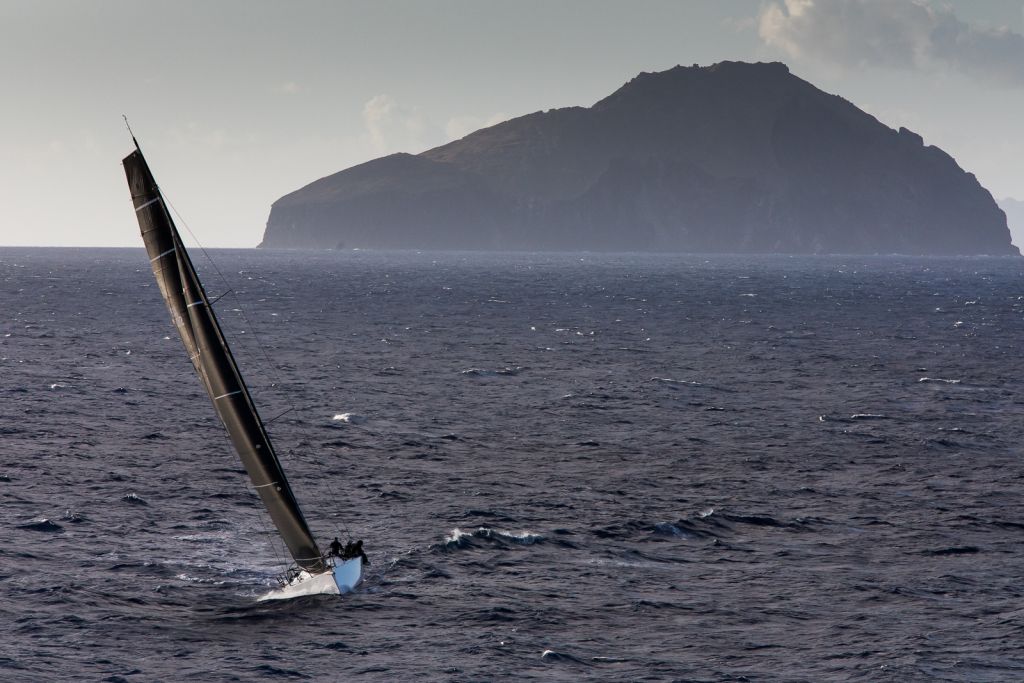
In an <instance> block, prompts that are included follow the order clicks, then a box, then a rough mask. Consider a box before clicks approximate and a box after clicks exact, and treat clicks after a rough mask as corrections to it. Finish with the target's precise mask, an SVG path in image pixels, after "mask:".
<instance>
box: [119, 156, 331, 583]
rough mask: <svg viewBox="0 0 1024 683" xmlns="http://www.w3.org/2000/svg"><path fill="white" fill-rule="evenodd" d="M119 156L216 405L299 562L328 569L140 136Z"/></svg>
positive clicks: (159, 276)
mask: <svg viewBox="0 0 1024 683" xmlns="http://www.w3.org/2000/svg"><path fill="white" fill-rule="evenodd" d="M122 163H123V165H124V172H125V175H126V176H127V178H128V187H129V188H130V189H131V193H132V201H133V203H134V204H135V215H136V216H137V217H138V220H139V228H140V229H141V230H142V239H143V241H144V242H145V243H146V251H147V252H148V253H149V260H150V264H151V265H152V267H153V275H155V276H156V282H157V285H159V287H160V293H161V294H162V295H163V297H164V301H165V302H166V303H167V308H168V309H169V310H170V313H171V320H172V321H173V322H174V325H175V327H177V328H178V333H179V334H180V335H181V340H182V342H184V344H185V349H186V351H188V356H189V358H190V359H191V360H192V365H193V366H194V367H195V369H196V373H197V374H198V375H199V378H200V379H201V380H202V382H203V386H204V387H205V388H206V392H207V393H208V394H209V395H210V399H211V400H212V401H213V407H214V410H216V412H217V415H218V416H219V417H220V419H221V421H222V422H223V423H224V427H225V428H227V431H228V435H229V436H230V437H231V442H232V443H233V444H234V446H235V450H236V451H238V457H239V458H241V460H242V464H243V465H244V466H245V469H246V471H247V472H248V473H249V478H250V479H251V480H252V483H253V486H254V487H255V488H256V490H257V491H258V492H259V494H260V498H262V499H263V504H264V505H266V507H267V511H268V512H269V513H270V518H271V519H272V520H273V522H274V525H275V526H276V527H277V530H278V532H280V534H281V538H283V539H284V542H285V545H286V546H288V550H289V551H290V552H291V554H292V557H293V558H295V562H296V564H298V565H299V566H300V567H302V568H303V569H305V570H306V571H308V572H310V573H311V574H317V573H320V572H324V571H327V569H328V567H327V566H326V564H325V562H324V559H323V557H322V555H321V553H320V549H319V548H318V547H317V545H316V541H315V540H314V539H313V534H312V533H311V532H310V530H309V526H308V525H307V524H306V520H305V518H304V517H303V516H302V511H301V510H300V509H299V505H298V503H297V502H296V500H295V496H294V495H293V494H292V490H291V487H290V486H288V480H287V479H286V478H285V476H284V471H283V470H282V469H281V463H280V462H279V461H278V459H277V455H275V453H274V449H273V446H271V444H270V439H269V437H268V436H267V432H266V430H265V429H264V426H263V422H262V420H260V416H259V414H258V413H257V412H256V406H255V405H254V404H253V401H252V397H251V396H250V395H249V390H248V388H247V387H246V386H245V382H244V381H243V380H242V376H241V374H240V373H239V371H238V366H237V365H236V364H235V359H234V357H233V356H232V355H231V350H230V349H229V348H228V344H227V341H226V340H225V339H224V335H223V333H222V332H221V329H220V324H219V323H218V322H217V317H216V316H215V315H214V313H213V308H212V306H211V305H210V301H209V299H207V297H206V292H205V291H204V290H203V286H202V284H200V282H199V277H198V276H197V275H196V271H195V268H193V266H192V261H191V259H190V258H189V256H188V252H186V251H185V247H184V245H183V244H182V241H181V237H180V236H179V235H178V230H177V228H175V226H174V221H173V220H172V219H171V215H170V212H169V211H168V209H167V206H166V203H165V202H164V199H163V196H162V195H161V194H160V188H159V187H157V184H156V181H155V180H154V179H153V174H152V173H151V172H150V170H149V166H148V165H147V164H146V160H145V158H143V156H142V151H141V150H140V149H139V146H138V143H136V144H135V151H134V152H132V153H131V154H129V155H128V156H127V157H125V159H124V160H123V161H122Z"/></svg>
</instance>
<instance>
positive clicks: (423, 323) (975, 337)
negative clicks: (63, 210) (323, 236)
mask: <svg viewBox="0 0 1024 683" xmlns="http://www.w3.org/2000/svg"><path fill="white" fill-rule="evenodd" d="M214 256H215V260H216V264H217V266H218V267H219V269H220V271H222V272H223V274H224V277H225V279H226V283H225V281H222V280H221V279H220V278H219V276H218V275H217V273H216V272H215V271H214V269H213V268H212V267H211V266H210V264H209V263H208V262H207V261H206V260H205V259H203V258H201V257H200V256H199V255H197V256H196V261H197V266H198V267H199V268H200V270H201V271H202V273H203V275H204V278H205V280H206V282H207V288H208V290H209V292H210V294H211V296H218V295H220V294H225V293H226V294H225V296H224V297H223V298H222V299H220V300H219V302H218V303H217V309H218V311H219V313H220V315H221V317H222V320H223V322H224V326H225V327H226V328H227V330H228V332H229V334H231V335H232V339H233V340H234V344H235V347H236V352H237V355H238V356H239V358H240V362H241V365H242V367H243V371H244V372H245V373H246V375H247V378H248V379H249V381H250V384H252V386H253V390H254V394H255V396H256V399H257V401H258V403H259V405H260V407H261V410H262V413H263V415H264V418H265V419H267V420H272V422H271V425H270V430H271V435H272V437H273V438H274V439H275V441H276V443H277V446H278V450H279V451H280V452H281V455H282V459H283V460H284V464H285V468H286V470H287V471H288V473H289V475H290V477H291V480H292V485H293V487H294V489H295V490H296V492H297V495H298V496H299V498H300V500H301V502H302V503H303V506H304V509H305V511H306V514H307V517H308V518H309V519H310V522H311V524H312V526H313V527H314V530H315V531H316V532H317V534H318V536H319V537H320V538H321V539H323V540H324V542H325V543H326V542H327V541H329V540H330V538H331V537H333V536H334V535H341V536H342V537H343V538H344V537H346V536H347V535H348V534H352V536H353V537H359V538H364V539H365V543H366V546H367V549H368V551H369V553H370V558H371V560H372V561H373V564H372V565H371V567H370V568H369V575H368V578H367V581H366V583H365V585H364V587H363V588H362V589H361V590H360V591H359V592H358V593H357V594H355V595H352V596H348V597H344V598H338V597H327V596H317V597H311V598H303V599H297V600H293V601H286V602H279V603H269V604H268V603H260V604H256V603H255V598H256V597H257V596H258V595H260V594H262V593H263V592H264V591H266V590H267V589H268V588H270V587H272V586H273V584H274V581H273V576H274V574H275V573H277V572H278V571H280V570H281V569H283V568H284V566H285V562H284V560H283V557H284V551H283V549H282V547H281V546H280V544H279V543H277V542H276V540H275V537H274V535H273V534H270V533H268V525H269V522H268V520H267V519H266V518H265V516H264V515H262V514H261V512H260V508H259V505H258V503H257V499H256V496H255V494H254V493H253V491H252V490H251V489H250V488H248V486H247V483H246V480H245V478H244V474H243V472H242V470H241V466H240V465H239V463H238V461H237V459H236V457H235V456H234V454H233V453H232V451H231V450H230V446H229V444H228V441H227V439H226V437H225V435H224V432H223V429H222V428H221V427H220V426H219V424H217V423H216V422H215V421H214V418H213V413H212V410H211V408H210V405H209V402H208V400H207V398H206V397H205V395H203V394H202V393H201V387H200V384H199V381H198V380H197V379H196V378H195V377H194V376H193V373H192V370H191V366H190V365H189V363H188V361H187V359H186V357H185V354H184V351H183V348H182V346H181V343H180V342H179V340H178V339H177V338H176V337H175V336H174V334H175V332H174V329H173V328H172V326H171V325H170V322H169V318H168V315H167V313H166V311H165V310H164V308H163V304H162V302H161V301H160V299H159V295H158V292H157V289H156V286H155V285H154V284H153V279H152V275H151V273H150V272H149V266H148V263H147V259H146V257H145V255H144V254H143V252H142V250H141V249H139V250H28V249H25V250H23V249H3V250H0V297H2V299H0V301H2V304H0V306H2V309H0V310H2V311H3V316H2V317H0V373H2V374H0V377H2V382H0V399H2V402H0V439H2V440H0V445H2V450H0V522H2V524H3V532H4V543H3V544H2V547H0V679H2V680H4V681H53V680H67V679H69V678H71V679H74V680H104V681H157V680H160V681H168V680H203V681H276V680H313V681H320V680H335V679H338V680H366V681H401V680H441V681H504V680H534V681H577V680H594V681H671V680H678V681H748V680H749V681H849V680H860V681H1020V680H1024V655H1022V653H1021V648H1020V643H1021V642H1022V640H1024V589H1022V586H1021V577H1022V576H1024V557H1022V554H1021V548H1022V541H1024V496H1022V488H1024V481H1022V471H1024V465H1022V463H1021V454H1022V448H1024V447H1022V443H1024V428H1022V424H1024V421H1022V419H1021V417H1022V414H1024V382H1022V379H1021V355H1022V351H1024V344H1022V340H1024V278H1022V270H1024V260H1021V259H1017V260H1011V259H969V260H925V259H916V260H912V259H900V258H864V257H855V258H839V257H830V258H786V257H773V258H753V257H742V258H741V257H716V258H705V257H691V256H663V257H653V256H598V255H585V256H582V257H580V256H568V255H514V256H498V255H480V254H476V255H472V254H412V253H398V254H381V253H369V252H355V253H308V252H292V253H286V252H270V253H267V252H256V251H233V252H232V251H227V252H225V251H218V252H215V253H214ZM238 309H243V310H244V314H245V317H243V316H242V315H241V314H240V312H239V311H238ZM289 409H291V410H289ZM286 411H287V412H286ZM277 416H280V417H277ZM342 416H345V417H344V418H342ZM275 417H276V418H277V419H274V418H275Z"/></svg>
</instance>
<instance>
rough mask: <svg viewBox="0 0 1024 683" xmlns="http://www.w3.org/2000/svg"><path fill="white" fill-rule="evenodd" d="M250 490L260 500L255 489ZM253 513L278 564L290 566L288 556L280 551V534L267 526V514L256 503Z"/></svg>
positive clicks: (248, 486)
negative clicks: (274, 532)
mask: <svg viewBox="0 0 1024 683" xmlns="http://www.w3.org/2000/svg"><path fill="white" fill-rule="evenodd" d="M246 488H249V489H252V486H251V485H247V486H246ZM252 492H253V494H254V495H255V497H256V499H257V500H260V494H259V492H258V491H256V490H255V489H253V491H252ZM255 515H256V519H258V520H259V524H260V527H261V528H262V529H263V537H264V538H266V539H267V542H268V543H269V544H270V548H271V550H272V551H273V553H274V555H275V556H276V558H277V562H278V564H280V565H284V566H285V567H288V566H290V565H291V563H290V562H289V561H288V558H287V557H286V556H285V555H283V554H282V553H281V543H282V541H281V536H280V534H272V533H271V532H270V527H268V526H267V520H266V517H267V514H266V513H261V512H260V510H259V506H258V505H257V506H256V511H255ZM275 539H276V540H275Z"/></svg>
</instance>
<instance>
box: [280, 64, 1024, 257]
mask: <svg viewBox="0 0 1024 683" xmlns="http://www.w3.org/2000/svg"><path fill="white" fill-rule="evenodd" d="M260 246H263V247H284V248H321V249H324V248H326V249H336V248H343V249H349V248H369V249H435V250H452V249H459V250H559V251H581V250H586V251H665V252H693V253H791V254H828V253H836V254H912V255H959V254H964V255H969V254H970V255H973V254H990V255H1019V251H1018V250H1017V248H1016V247H1014V246H1013V245H1012V244H1011V240H1010V232H1009V230H1008V229H1007V224H1006V216H1005V214H1004V213H1003V211H1002V210H1001V209H1000V208H999V207H998V206H997V205H996V202H995V200H994V199H993V197H992V195H991V194H990V193H989V192H988V190H986V189H985V188H984V187H982V186H981V184H980V183H979V182H978V180H977V179H976V178H975V176H974V175H973V174H971V173H969V172H966V171H964V170H963V169H962V168H960V166H959V165H958V164H957V162H956V161H955V160H954V159H953V158H952V157H951V156H950V155H949V154H947V153H946V152H944V151H942V150H941V149H939V148H938V147H935V146H932V145H926V144H924V141H923V140H922V138H921V136H920V135H917V134H916V133H914V132H912V131H910V130H907V129H906V128H900V129H899V130H894V129H892V128H889V127H888V126H886V125H885V124H883V123H881V122H880V121H878V120H877V119H876V118H875V117H873V116H871V115H870V114H867V113H865V112H864V111H862V110H860V109H858V108H857V107H856V106H854V105H853V104H852V103H850V102H849V101H847V100H845V99H843V98H842V97H839V96H837V95H832V94H828V93H825V92H823V91H821V90H819V89H818V88H816V87H814V86H813V85H811V84H810V83H808V82H807V81H804V80H802V79H800V78H798V77H797V76H794V75H793V74H792V73H790V71H789V68H788V67H787V66H786V65H785V64H782V63H778V62H773V63H745V62H721V63H718V64H714V65H712V66H707V67H700V66H697V65H694V66H690V67H685V66H677V67H675V68H672V69H669V70H667V71H662V72H658V73H641V74H640V75H638V76H637V77H636V78H634V79H632V80H631V81H629V82H628V83H626V84H625V85H623V86H622V87H621V88H619V89H618V90H616V91H615V92H613V93H612V94H611V95H609V96H607V97H605V98H604V99H602V100H600V101H599V102H597V103H596V104H594V105H593V106H590V107H568V108H563V109H551V110H548V111H542V112H536V113H533V114H528V115H526V116H520V117H518V118H514V119H511V120H509V121H505V122H503V123H499V124H497V125H494V126H490V127H488V128H484V129H482V130H478V131H476V132H474V133H471V134H470V135H467V136H466V137H464V138H462V139H460V140H456V141H453V142H450V143H448V144H445V145H442V146H440V147H436V148H434V149H430V150H428V151H426V152H423V153H422V154H416V155H413V154H392V155H389V156H385V157H382V158H379V159H374V160H372V161H369V162H367V163H364V164H360V165H357V166H353V167H352V168H348V169H346V170H343V171H340V172H339V173H335V174H333V175H330V176H327V177H325V178H321V179H320V180H317V181H315V182H313V183H310V184H309V185H307V186H305V187H303V188H301V189H298V190H296V191H294V192H292V193H290V194H288V195H285V196H284V197H281V198H280V199H278V200H277V201H276V202H274V204H273V206H272V208H271V211H270V216H269V219H268V220H267V226H266V231H265V233H264V237H263V241H262V244H261V245H260Z"/></svg>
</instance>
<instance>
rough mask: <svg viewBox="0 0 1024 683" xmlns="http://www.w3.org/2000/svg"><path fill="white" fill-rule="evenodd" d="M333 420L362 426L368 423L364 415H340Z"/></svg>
mask: <svg viewBox="0 0 1024 683" xmlns="http://www.w3.org/2000/svg"><path fill="white" fill-rule="evenodd" d="M331 419H332V420H335V421H337V422H347V423H349V424H354V425H361V424H363V423H365V422H366V418H365V417H363V416H362V415H356V414H355V413H338V414H337V415H335V416H334V417H332V418H331Z"/></svg>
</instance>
